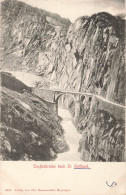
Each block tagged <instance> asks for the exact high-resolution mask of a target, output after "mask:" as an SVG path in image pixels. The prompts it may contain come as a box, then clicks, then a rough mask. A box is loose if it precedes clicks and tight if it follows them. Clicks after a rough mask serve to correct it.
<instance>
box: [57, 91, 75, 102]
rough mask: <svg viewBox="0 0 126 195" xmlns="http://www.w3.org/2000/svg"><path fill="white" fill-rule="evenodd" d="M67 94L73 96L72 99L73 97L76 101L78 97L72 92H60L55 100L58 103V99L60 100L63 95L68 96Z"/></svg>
mask: <svg viewBox="0 0 126 195" xmlns="http://www.w3.org/2000/svg"><path fill="white" fill-rule="evenodd" d="M67 95H69V96H71V97H72V99H73V100H74V101H76V98H75V97H74V95H73V94H71V93H60V94H58V95H57V97H56V99H55V102H56V103H58V100H59V99H60V98H61V97H62V96H67Z"/></svg>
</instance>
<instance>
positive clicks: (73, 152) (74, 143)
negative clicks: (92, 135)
mask: <svg viewBox="0 0 126 195" xmlns="http://www.w3.org/2000/svg"><path fill="white" fill-rule="evenodd" d="M58 115H59V116H60V117H62V119H63V120H62V122H61V125H62V127H63V129H64V130H65V139H66V142H67V144H68V145H69V148H70V150H69V151H67V152H64V153H60V154H58V157H57V159H56V161H81V159H80V153H79V152H78V147H79V140H80V139H81V136H82V135H81V134H79V133H78V132H77V129H76V127H75V125H74V123H73V118H72V116H71V114H70V112H69V110H67V109H63V108H59V111H58Z"/></svg>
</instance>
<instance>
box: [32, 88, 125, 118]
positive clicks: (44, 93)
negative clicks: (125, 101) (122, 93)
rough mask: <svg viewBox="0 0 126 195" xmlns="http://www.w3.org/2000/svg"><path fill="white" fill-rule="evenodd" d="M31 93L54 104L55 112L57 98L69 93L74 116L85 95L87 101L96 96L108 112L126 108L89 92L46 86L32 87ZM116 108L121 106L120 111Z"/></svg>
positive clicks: (78, 110)
mask: <svg viewBox="0 0 126 195" xmlns="http://www.w3.org/2000/svg"><path fill="white" fill-rule="evenodd" d="M32 93H33V94H35V95H37V96H39V97H40V98H43V99H45V100H46V101H48V102H50V103H52V104H54V105H55V108H56V111H57V113H58V100H59V98H60V97H61V96H62V95H65V94H70V95H71V96H72V97H73V99H74V103H75V118H76V117H77V116H79V113H80V107H81V106H80V105H81V101H82V98H85V97H89V102H90V101H91V99H94V98H96V99H97V100H98V101H100V102H102V104H103V103H104V105H106V109H108V111H109V112H110V113H111V111H112V110H113V109H114V110H115V113H117V115H118V113H119V114H121V113H122V111H124V110H125V109H126V106H125V105H121V104H119V103H116V102H113V101H111V100H108V99H106V98H104V97H102V96H99V95H96V94H91V93H84V92H75V91H64V90H59V89H46V88H32ZM86 99H87V98H86ZM118 108H121V110H120V112H119V109H118Z"/></svg>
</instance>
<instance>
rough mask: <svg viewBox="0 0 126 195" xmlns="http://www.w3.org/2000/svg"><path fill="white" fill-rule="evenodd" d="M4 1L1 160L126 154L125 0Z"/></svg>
mask: <svg viewBox="0 0 126 195" xmlns="http://www.w3.org/2000/svg"><path fill="white" fill-rule="evenodd" d="M0 9H1V11H0V75H1V76H0V83H1V84H0V85H1V88H0V97H1V98H0V107H1V125H0V161H54V162H55V161H57V162H59V161H80V162H82V163H83V162H125V161H126V155H125V110H126V106H125V56H124V55H125V2H124V0H36V1H34V0H20V1H19V0H2V1H1V8H0Z"/></svg>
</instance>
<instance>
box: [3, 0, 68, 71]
mask: <svg viewBox="0 0 126 195" xmlns="http://www.w3.org/2000/svg"><path fill="white" fill-rule="evenodd" d="M1 14H2V33H1V38H2V47H3V67H4V68H6V69H9V70H12V69H13V70H23V71H27V72H34V73H35V72H36V73H37V74H39V75H44V74H45V75H46V74H51V73H52V72H53V69H54V68H51V65H50V64H53V65H54V64H55V69H56V68H57V63H58V62H57V60H58V56H61V55H62V45H63V40H64V36H65V34H66V30H67V28H68V26H69V25H70V21H69V20H68V19H63V18H61V17H60V16H59V15H57V14H53V13H50V12H47V11H45V10H40V9H38V8H33V7H31V6H29V5H27V4H25V3H23V2H20V1H16V0H5V1H3V2H2V6H1ZM55 56H57V59H56V57H55ZM49 65H50V67H49Z"/></svg>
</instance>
